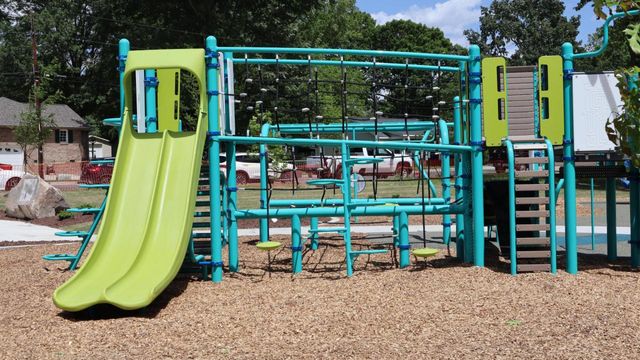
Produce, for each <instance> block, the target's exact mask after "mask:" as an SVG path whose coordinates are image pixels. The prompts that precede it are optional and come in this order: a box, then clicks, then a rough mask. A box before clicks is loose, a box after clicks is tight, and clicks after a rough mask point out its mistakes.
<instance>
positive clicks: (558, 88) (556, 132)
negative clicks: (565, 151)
mask: <svg viewBox="0 0 640 360" xmlns="http://www.w3.org/2000/svg"><path fill="white" fill-rule="evenodd" d="M562 89H563V79H562V57H560V56H559V55H554V56H542V57H540V59H538V94H539V104H540V108H539V112H538V113H539V114H540V136H544V137H546V138H547V139H549V140H550V141H551V143H552V144H553V145H561V144H562V136H563V135H564V97H563V94H562V91H563V90H562Z"/></svg>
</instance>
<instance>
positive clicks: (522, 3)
mask: <svg viewBox="0 0 640 360" xmlns="http://www.w3.org/2000/svg"><path fill="white" fill-rule="evenodd" d="M564 10H565V6H564V4H563V2H562V1H560V0H494V1H493V2H492V3H491V5H489V6H488V7H484V6H483V7H482V8H481V16H480V32H477V31H474V30H465V32H464V33H465V36H466V37H467V39H468V40H469V42H470V43H472V44H478V45H479V46H480V48H481V50H482V53H483V54H487V55H490V56H503V57H508V58H510V59H511V61H510V62H509V64H510V65H533V64H535V63H536V62H537V61H538V58H539V57H540V56H542V55H549V53H550V52H551V51H556V52H559V51H560V47H561V45H562V44H563V43H564V42H571V43H573V44H574V46H578V45H580V44H579V42H577V41H576V36H577V35H578V27H579V26H580V17H579V16H572V17H571V18H569V19H567V17H565V16H564V15H563V13H564ZM556 49H557V50H556Z"/></svg>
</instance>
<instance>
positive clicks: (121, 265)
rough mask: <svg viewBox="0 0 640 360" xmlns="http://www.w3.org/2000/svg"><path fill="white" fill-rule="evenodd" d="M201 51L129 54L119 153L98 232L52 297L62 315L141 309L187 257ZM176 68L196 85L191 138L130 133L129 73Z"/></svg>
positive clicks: (203, 106) (199, 136) (200, 144)
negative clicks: (96, 308) (100, 307)
mask: <svg viewBox="0 0 640 360" xmlns="http://www.w3.org/2000/svg"><path fill="white" fill-rule="evenodd" d="M204 55H205V54H204V50H201V49H199V50H162V51H159V50H146V51H131V52H130V53H129V56H128V58H127V64H126V68H125V74H124V84H125V87H124V89H125V90H124V91H125V107H124V115H123V124H122V131H121V133H120V146H119V148H118V155H117V156H116V160H115V166H114V170H113V177H112V180H111V190H110V193H109V197H108V198H107V204H106V208H105V212H104V218H103V220H102V228H101V230H100V234H99V235H98V238H97V239H96V241H95V243H94V245H93V247H92V248H91V253H90V254H89V256H88V257H87V260H86V261H85V263H84V264H83V265H82V266H81V267H80V270H78V272H76V273H75V274H74V276H73V277H71V278H70V279H69V280H67V282H65V283H64V284H63V285H62V286H60V287H59V288H58V289H57V290H56V291H55V292H54V294H53V302H54V303H55V305H56V306H58V307H59V308H61V309H63V310H66V311H80V310H82V309H86V308H88V307H90V306H92V305H95V304H101V303H108V304H112V305H115V306H117V307H119V308H121V309H125V310H133V309H139V308H142V307H145V306H147V305H149V304H150V303H151V302H152V301H153V299H155V298H156V296H158V295H159V294H160V292H162V291H163V290H164V289H165V288H166V287H167V285H169V283H170V282H171V281H172V280H173V278H174V277H175V275H176V274H177V273H178V270H179V269H180V266H181V264H182V262H183V260H184V257H185V254H186V252H187V245H188V244H189V239H190V237H191V225H192V223H193V215H194V214H193V209H194V208H195V202H196V193H197V189H198V178H199V176H200V165H201V162H202V161H201V160H202V153H203V150H204V143H205V138H206V136H205V135H206V133H207V125H208V124H207V119H206V113H207V95H206V88H205V61H204ZM178 67H179V68H182V69H185V70H189V71H191V72H192V73H193V74H194V75H195V77H196V79H197V80H198V84H199V85H200V107H199V114H200V116H199V118H198V125H197V130H196V131H195V132H172V131H162V132H157V133H143V134H139V133H137V132H134V131H133V127H132V116H131V114H132V108H133V107H134V106H135V104H134V101H133V98H132V88H131V83H132V81H131V78H132V74H133V73H134V71H135V70H136V69H161V68H178Z"/></svg>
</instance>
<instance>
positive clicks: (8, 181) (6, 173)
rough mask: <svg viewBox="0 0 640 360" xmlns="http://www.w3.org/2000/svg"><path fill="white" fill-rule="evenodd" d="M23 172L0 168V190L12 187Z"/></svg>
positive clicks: (18, 180) (16, 183) (7, 189)
mask: <svg viewBox="0 0 640 360" xmlns="http://www.w3.org/2000/svg"><path fill="white" fill-rule="evenodd" d="M23 175H24V172H22V171H17V170H3V169H0V190H4V191H9V190H11V189H13V188H14V187H15V186H16V185H18V183H19V182H20V179H22V176H23Z"/></svg>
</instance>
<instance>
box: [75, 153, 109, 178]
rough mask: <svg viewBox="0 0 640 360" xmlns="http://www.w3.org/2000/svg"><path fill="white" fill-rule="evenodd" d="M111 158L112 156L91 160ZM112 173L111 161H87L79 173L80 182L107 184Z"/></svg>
mask: <svg viewBox="0 0 640 360" xmlns="http://www.w3.org/2000/svg"><path fill="white" fill-rule="evenodd" d="M103 160H111V161H113V160H114V158H100V159H94V160H92V161H103ZM112 173H113V162H110V163H102V162H101V163H87V164H85V165H84V166H83V167H82V173H81V174H80V183H81V184H109V183H110V182H111V175H112Z"/></svg>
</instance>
